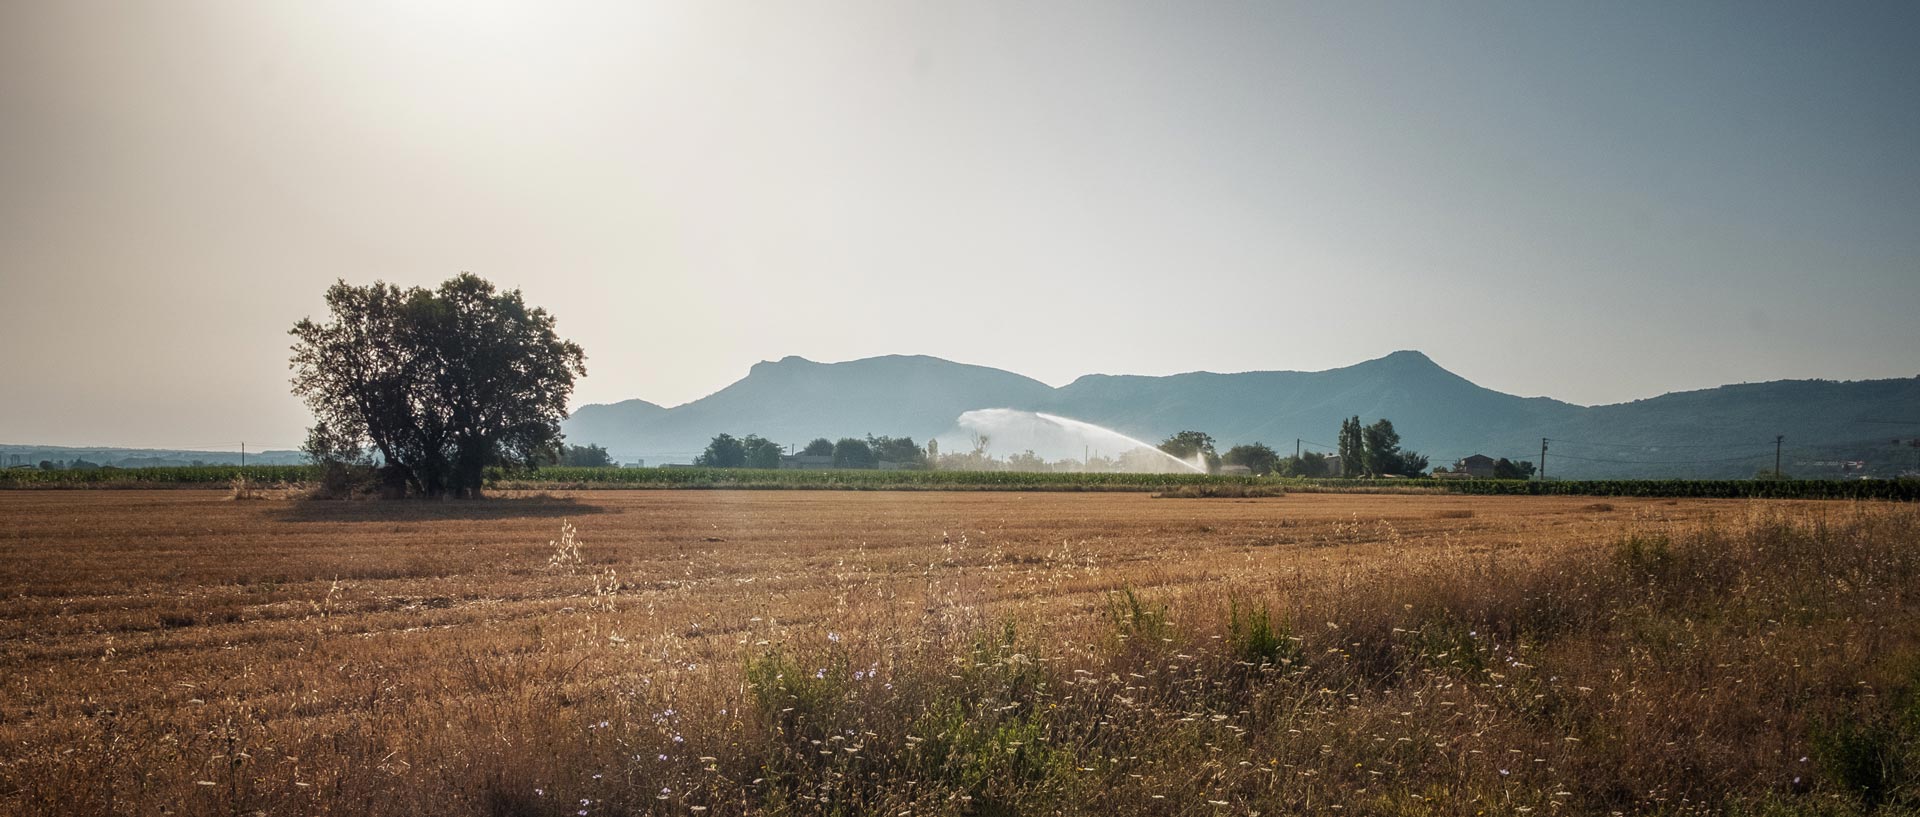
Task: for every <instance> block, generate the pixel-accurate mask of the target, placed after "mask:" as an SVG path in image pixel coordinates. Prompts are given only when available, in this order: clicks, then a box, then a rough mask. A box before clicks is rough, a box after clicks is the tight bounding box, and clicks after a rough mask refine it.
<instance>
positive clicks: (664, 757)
mask: <svg viewBox="0 0 1920 817" xmlns="http://www.w3.org/2000/svg"><path fill="white" fill-rule="evenodd" d="M660 762H661V763H665V762H667V756H666V755H661V756H660Z"/></svg>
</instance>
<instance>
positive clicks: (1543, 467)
mask: <svg viewBox="0 0 1920 817" xmlns="http://www.w3.org/2000/svg"><path fill="white" fill-rule="evenodd" d="M1540 481H1541V482H1546V481H1547V438H1545V437H1541V438H1540Z"/></svg>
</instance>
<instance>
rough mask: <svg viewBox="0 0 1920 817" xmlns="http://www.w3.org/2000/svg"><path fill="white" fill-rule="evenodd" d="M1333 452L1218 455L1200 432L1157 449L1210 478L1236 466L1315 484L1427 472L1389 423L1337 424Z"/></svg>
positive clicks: (1245, 448) (1239, 450) (1251, 447)
mask: <svg viewBox="0 0 1920 817" xmlns="http://www.w3.org/2000/svg"><path fill="white" fill-rule="evenodd" d="M1339 440H1340V442H1339V446H1338V452H1337V453H1336V454H1334V455H1333V456H1332V457H1329V456H1328V455H1326V454H1322V453H1319V452H1314V451H1303V452H1300V453H1299V454H1298V455H1297V456H1287V457H1283V456H1281V455H1280V452H1278V451H1275V450H1273V448H1272V447H1271V446H1268V445H1267V444H1266V443H1262V442H1254V443H1248V444H1246V445H1236V446H1234V447H1232V448H1229V449H1227V451H1226V453H1224V454H1220V453H1216V452H1215V451H1214V445H1213V436H1212V435H1210V434H1207V433H1205V432H1201V431H1182V432H1180V433H1178V434H1175V435H1173V436H1171V437H1168V438H1166V439H1165V440H1162V441H1161V442H1160V445H1159V448H1160V450H1161V451H1165V452H1166V453H1167V454H1169V455H1171V456H1173V457H1174V458H1176V459H1180V460H1183V461H1187V462H1194V463H1196V464H1198V463H1201V462H1204V463H1205V465H1206V468H1207V470H1208V471H1209V472H1218V471H1219V470H1220V468H1221V467H1222V466H1234V465H1237V466H1240V467H1243V468H1246V469H1247V470H1248V471H1250V472H1252V473H1253V474H1254V475H1255V476H1268V475H1273V476H1281V477H1300V478H1307V479H1316V478H1323V477H1335V476H1341V477H1369V478H1379V477H1416V476H1420V475H1423V474H1425V473H1426V472H1427V465H1428V462H1427V457H1426V455H1424V454H1420V453H1419V452H1416V451H1412V450H1408V449H1405V448H1401V447H1400V433H1399V432H1398V431H1395V430H1394V428H1393V421H1392V420H1388V419H1386V418H1381V419H1380V420H1377V421H1375V422H1374V423H1373V424H1372V425H1363V424H1362V423H1361V422H1360V418H1359V417H1358V416H1355V417H1351V418H1349V419H1346V420H1342V421H1340V433H1339Z"/></svg>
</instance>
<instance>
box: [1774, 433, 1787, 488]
mask: <svg viewBox="0 0 1920 817" xmlns="http://www.w3.org/2000/svg"><path fill="white" fill-rule="evenodd" d="M1786 439H1787V435H1785V434H1775V435H1773V478H1774V479H1779V478H1780V443H1782V442H1785V441H1786Z"/></svg>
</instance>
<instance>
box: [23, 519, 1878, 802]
mask: <svg viewBox="0 0 1920 817" xmlns="http://www.w3.org/2000/svg"><path fill="white" fill-rule="evenodd" d="M1840 505H1841V504H1840V503H1830V504H1828V505H1825V506H1822V505H1820V504H1818V503H1779V502H1774V503H1756V502H1746V501H1727V500H1679V501H1675V500H1659V499H1608V500H1596V499H1593V498H1579V497H1570V498H1557V497H1554V498H1549V497H1461V496H1443V495H1351V494H1299V495H1291V496H1285V497H1275V498H1263V499H1250V500H1235V499H1156V498H1153V497H1150V496H1148V495H1145V494H1101V493H1089V494H1075V493H981V492H964V493H959V492H956V493H939V492H898V493H889V492H827V491H766V492H750V491H631V492H622V491H592V492H582V493H578V494H554V495H546V494H541V495H527V496H504V497H499V498H493V499H489V500H486V501H482V502H473V503H404V504H403V503H384V504H383V503H366V502H306V501H298V500H293V499H285V498H281V499H264V500H234V499H230V498H228V496H227V494H226V493H225V492H218V491H206V492H201V491H185V490H166V491H131V490H129V491H118V490H101V491H82V490H74V491H15V492H0V679H3V680H0V684H3V685H4V688H3V689H0V759H6V757H5V756H7V755H13V756H14V757H13V760H15V761H23V760H24V759H25V758H26V757H27V756H28V755H30V754H34V753H39V754H42V755H51V754H53V753H58V752H59V751H61V747H63V746H67V747H71V746H77V745H82V744H85V745H88V746H95V747H106V748H103V749H99V751H111V747H113V746H116V745H119V744H118V743H116V741H117V740H118V738H116V737H115V736H116V735H124V736H129V737H128V738H127V739H128V740H130V741H131V743H132V744H133V745H134V746H136V747H137V749H135V748H129V749H128V751H138V752H142V753H148V754H153V753H155V752H157V751H159V750H157V749H155V746H156V745H161V746H163V747H164V746H167V745H171V744H168V743H167V742H168V741H180V742H181V744H180V745H181V746H182V747H186V746H188V745H192V746H194V747H200V748H194V749H191V750H189V749H188V748H180V749H178V751H176V752H174V753H173V754H172V755H168V754H167V753H166V752H159V754H157V755H154V757H155V758H161V757H162V756H165V757H176V756H177V757H176V760H177V762H180V763H184V764H188V765H192V764H206V763H214V762H218V761H217V757H219V756H221V755H220V753H219V752H218V751H217V748H218V745H219V744H220V741H226V745H228V746H229V747H232V746H235V745H239V744H236V743H235V741H236V740H238V739H236V738H235V737H233V735H232V733H231V730H232V729H233V728H234V726H233V724H235V723H236V722H240V720H239V719H240V717H241V716H237V715H236V714H235V713H244V722H245V723H247V724H249V725H250V726H249V728H250V729H252V730H254V732H253V734H252V737H249V738H247V740H249V741H252V743H251V744H249V745H257V746H259V747H263V748H256V749H254V750H253V754H252V755H249V757H254V756H258V755H260V754H261V753H263V752H269V751H273V747H274V746H276V745H278V746H280V747H281V748H280V749H279V750H277V751H280V752H282V753H288V752H289V751H290V750H287V749H286V748H285V747H287V746H290V745H302V746H309V747H310V746H311V744H312V742H313V740H314V739H315V738H314V736H328V735H338V734H340V733H341V730H343V729H346V728H348V727H349V726H352V725H358V726H359V727H360V728H362V729H364V730H366V731H367V732H368V733H369V734H371V735H372V737H370V738H368V739H369V740H377V741H389V742H391V744H392V747H393V748H392V751H391V753H390V754H389V755H388V757H389V759H391V758H393V757H402V758H404V757H405V756H406V752H407V751H409V747H408V746H407V745H406V737H405V736H406V735H407V734H409V733H413V734H419V733H421V732H424V731H429V726H431V729H436V730H437V729H439V728H440V723H441V721H442V720H444V719H445V717H446V715H445V712H444V709H443V707H444V706H446V705H447V702H449V701H461V702H463V704H462V711H463V712H466V713H473V712H477V711H483V710H484V707H485V706H488V705H496V706H513V705H516V704H514V703H513V702H514V701H515V700H520V699H523V698H526V697H527V696H528V695H529V694H530V693H529V692H528V690H530V689H541V690H546V691H549V692H550V691H552V690H556V689H558V690H562V691H563V692H562V694H574V695H575V696H576V697H579V696H587V695H593V694H598V693H596V690H599V691H605V690H608V689H628V688H636V687H639V686H650V685H653V684H656V683H658V684H661V685H662V686H664V685H667V684H680V685H691V686H692V687H700V688H716V687H718V688H737V687H738V686H739V684H740V667H741V665H742V657H743V655H744V654H746V653H747V652H748V651H750V650H752V649H754V648H755V646H756V645H765V644H767V643H769V642H775V643H777V642H780V641H782V640H785V639H788V638H791V637H793V636H794V635H795V634H796V633H805V634H812V635H813V636H818V635H822V634H831V635H832V637H833V638H835V639H838V638H839V637H841V635H842V634H845V635H846V637H849V638H853V637H862V636H867V637H875V638H879V637H884V638H888V639H893V640H895V641H898V640H900V639H903V638H905V639H912V638H926V639H935V638H938V637H940V635H941V634H943V633H953V632H962V631H967V630H968V629H969V628H974V629H977V628H979V627H980V626H981V625H983V624H985V625H989V626H997V625H996V623H997V622H1001V621H1006V622H1013V623H1019V624H1021V625H1022V626H1026V625H1029V624H1033V623H1045V624H1046V625H1047V626H1048V627H1050V628H1056V629H1058V630H1059V632H1061V633H1063V634H1064V635H1063V636H1062V637H1063V638H1072V637H1073V635H1072V633H1073V632H1074V629H1073V628H1072V627H1071V626H1070V624H1071V623H1072V622H1074V621H1083V620H1091V619H1094V618H1097V617H1099V616H1102V615H1105V612H1106V610H1107V609H1108V608H1107V605H1108V604H1109V601H1110V599H1111V594H1112V593H1113V592H1114V591H1116V590H1118V589H1121V588H1132V589H1134V590H1135V591H1137V592H1138V593H1140V594H1142V595H1143V596H1146V597H1149V598H1152V599H1155V600H1162V601H1172V600H1185V601H1186V602H1189V603H1191V602H1192V601H1193V600H1195V599H1198V600H1199V601H1201V602H1203V603H1217V604H1218V605H1220V606H1222V607H1224V606H1225V605H1226V603H1227V599H1228V598H1229V597H1233V596H1238V595H1240V594H1248V593H1251V594H1255V595H1262V596H1266V597H1275V596H1281V597H1284V596H1286V595H1288V594H1289V593H1290V592H1294V591H1297V590H1299V589H1302V588H1305V587H1308V586H1312V587H1314V588H1315V589H1317V590H1325V589H1326V588H1327V586H1328V585H1329V583H1334V584H1337V583H1341V582H1357V581H1361V580H1363V579H1364V578H1365V577H1367V576H1369V575H1377V574H1378V573H1379V572H1380V571H1388V570H1392V571H1406V570H1409V569H1413V568H1415V567H1417V565H1419V564H1420V563H1422V562H1425V561H1428V560H1442V559H1445V560H1454V561H1457V560H1458V559H1459V558H1461V557H1466V558H1487V559H1508V558H1514V559H1525V558H1530V557H1534V556H1537V555H1539V554H1543V553H1547V552H1549V551H1555V552H1564V549H1567V548H1581V547H1601V546H1605V545H1606V544H1607V543H1610V542H1614V541H1618V539H1619V538H1620V537H1621V536H1623V535H1625V534H1626V533H1630V532H1632V531H1633V530H1634V529H1636V528H1637V527H1641V526H1646V527H1655V526H1659V527H1663V528H1668V529H1670V528H1671V526H1672V525H1674V524H1676V523H1677V524H1680V525H1689V524H1704V523H1706V522H1707V521H1708V520H1709V519H1713V518H1718V519H1722V520H1727V519H1735V518H1739V517H1742V516H1744V515H1748V514H1753V513H1759V512H1766V511H1768V510H1769V509H1776V508H1780V507H1799V508H1801V509H1803V511H1804V512H1806V513H1825V512H1827V511H1826V510H1823V509H1824V508H1835V509H1838V508H1839V507H1840ZM563 525H571V526H572V527H573V529H574V530H575V532H576V534H575V535H576V542H577V545H578V550H577V558H574V557H573V556H572V555H571V554H568V553H565V552H561V551H562V550H563V549H561V548H557V547H556V544H555V540H558V539H560V538H561V536H562V529H563ZM881 634H884V635H881ZM652 688H653V689H655V690H658V689H660V688H661V687H658V686H655V687H652ZM569 690H570V691H572V692H567V691H569ZM542 694H546V693H545V692H543V693H542ZM650 694H652V693H650ZM516 696H517V697H516ZM488 701H491V702H492V703H491V704H488V703H486V702H488ZM518 705H522V706H523V707H525V706H531V704H518ZM516 711H519V710H516ZM723 711H724V710H723ZM103 713H104V714H105V715H107V716H110V717H109V718H108V719H106V720H103V717H102V715H103ZM515 717H537V715H526V714H525V713H524V712H522V713H521V714H520V715H516V716H515ZM223 718H224V719H225V720H224V721H223V720H222V719H223ZM222 723H224V724H225V726H222V725H221V724H222ZM456 726H458V724H456V723H454V722H451V721H448V722H447V723H446V727H447V729H449V730H452V729H454V728H455V727H456ZM462 728H464V727H462ZM223 729H224V730H227V731H225V732H222V730H223ZM103 730H106V731H103ZM115 730H117V731H115ZM446 739H447V740H449V741H453V740H456V739H457V738H456V737H451V736H450V737H447V738H446ZM382 745H383V746H384V745H386V744H384V743H383V744H382ZM207 746H213V747H214V750H208V749H206V748H205V747H207ZM169 751H171V750H169ZM209 751H210V752H211V756H212V757H214V758H215V759H209V758H208V757H202V756H201V755H200V754H197V753H204V752H209ZM230 751H235V752H237V751H238V750H237V749H230ZM304 751H311V749H310V748H309V749H307V750H304ZM304 751H303V753H304ZM46 762H47V763H48V764H55V765H53V766H50V768H65V767H66V766H65V765H61V764H71V763H74V762H77V761H72V760H49V761H46ZM161 762H162V761H161V760H160V759H156V760H153V761H151V763H152V764H160V763H161ZM254 762H256V763H264V762H265V761H254ZM276 762H280V763H292V764H293V765H292V767H291V768H290V770H289V771H286V775H287V777H286V781H283V782H287V781H291V782H287V785H301V783H300V782H299V776H300V774H301V772H300V764H301V763H302V762H307V763H310V762H312V761H311V760H310V759H308V760H305V761H302V760H300V759H298V758H292V759H287V758H282V759H280V760H278V761H276ZM391 762H396V763H397V762H401V761H391ZM107 763H108V761H105V760H103V761H102V764H103V767H104V766H105V765H106V764H107ZM75 768H78V767H75ZM21 774H22V779H25V777H24V775H25V772H22V773H21ZM196 774H199V773H195V772H193V771H192V770H188V771H186V772H178V773H172V772H168V773H165V776H167V777H168V778H169V779H172V778H179V780H183V781H184V780H188V779H190V778H193V777H195V776H196ZM342 774H343V775H344V774H346V773H344V772H343V773H342ZM203 776H207V777H210V778H213V777H214V776H213V775H212V773H210V772H208V773H204V775H203ZM214 779H224V778H214ZM261 779H262V780H264V779H265V778H261ZM182 785H184V784H182ZM201 785H210V784H206V783H203V784H201ZM262 785H265V784H264V783H263V784H262ZM189 791H191V790H189ZM111 799H112V798H111V797H109V798H108V800H109V801H111Z"/></svg>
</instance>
